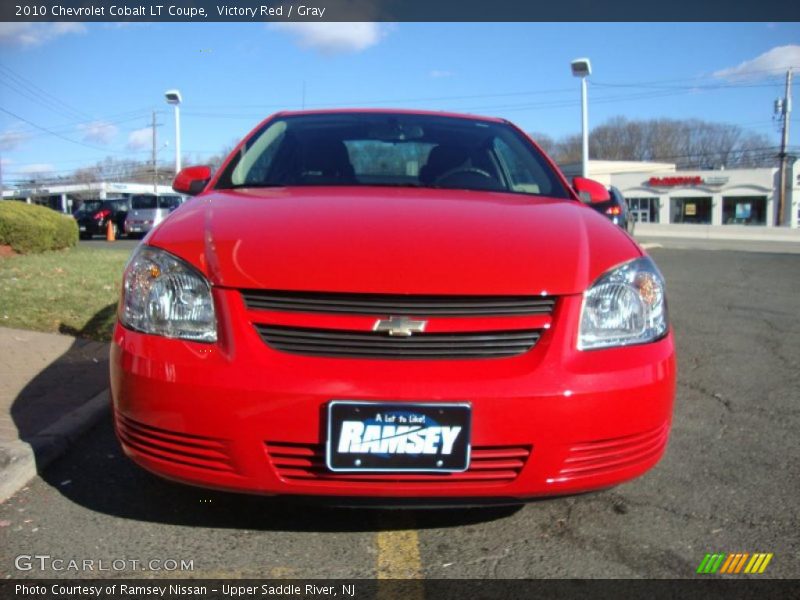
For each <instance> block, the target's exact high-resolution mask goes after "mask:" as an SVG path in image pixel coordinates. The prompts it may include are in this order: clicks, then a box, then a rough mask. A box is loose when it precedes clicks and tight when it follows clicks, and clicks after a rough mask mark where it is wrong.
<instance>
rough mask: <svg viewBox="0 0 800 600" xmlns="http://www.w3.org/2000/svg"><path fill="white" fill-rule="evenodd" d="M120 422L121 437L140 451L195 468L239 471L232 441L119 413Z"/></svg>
mask: <svg viewBox="0 0 800 600" xmlns="http://www.w3.org/2000/svg"><path fill="white" fill-rule="evenodd" d="M116 423H117V435H118V436H119V438H120V440H121V441H122V442H123V443H124V444H125V445H126V446H128V447H129V448H131V449H133V450H135V451H136V452H139V453H140V454H144V455H146V456H149V457H150V458H155V459H158V460H163V461H166V462H171V463H178V464H180V465H184V466H187V467H194V468H195V469H204V470H207V471H217V472H225V473H233V472H234V471H235V469H234V467H233V463H232V461H231V457H230V454H229V450H228V443H227V442H226V441H224V440H218V439H214V438H208V437H201V436H196V435H186V434H184V433H177V432H175V431H168V430H166V429H160V428H157V427H151V426H149V425H145V424H144V423H139V422H138V421H134V420H133V419H129V418H127V417H125V416H123V415H122V414H121V413H119V412H117V420H116Z"/></svg>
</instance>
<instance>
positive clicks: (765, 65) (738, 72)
mask: <svg viewBox="0 0 800 600" xmlns="http://www.w3.org/2000/svg"><path fill="white" fill-rule="evenodd" d="M789 67H795V68H798V67H800V46H797V45H791V44H790V45H788V46H776V47H775V48H773V49H772V50H767V51H766V52H764V54H761V55H759V56H756V57H755V58H753V59H751V60H746V61H744V62H743V63H740V64H738V65H736V66H735V67H729V68H727V69H722V70H720V71H717V72H715V73H714V77H719V78H721V79H729V80H731V81H737V80H738V81H741V80H744V79H762V78H764V77H769V76H771V75H780V74H781V71H786V70H787V69H788V68H789Z"/></svg>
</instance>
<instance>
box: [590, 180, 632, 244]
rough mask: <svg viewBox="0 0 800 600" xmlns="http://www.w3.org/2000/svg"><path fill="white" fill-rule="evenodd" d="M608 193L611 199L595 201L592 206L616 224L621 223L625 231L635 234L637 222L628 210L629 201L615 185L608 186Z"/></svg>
mask: <svg viewBox="0 0 800 600" xmlns="http://www.w3.org/2000/svg"><path fill="white" fill-rule="evenodd" d="M608 195H609V199H608V201H607V202H593V203H591V204H590V206H591V207H592V208H593V209H595V210H596V211H597V212H599V213H601V214H603V215H605V216H606V217H607V218H608V220H609V221H611V222H612V223H614V225H619V226H620V227H622V228H623V229H624V230H625V231H627V232H628V233H630V234H631V235H633V227H634V225H635V223H634V220H633V216H632V215H631V213H630V211H629V210H628V203H627V202H626V201H625V196H623V195H622V192H620V191H619V190H618V189H617V188H615V187H614V186H613V185H612V186H611V187H609V188H608Z"/></svg>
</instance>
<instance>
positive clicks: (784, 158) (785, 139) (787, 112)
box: [775, 68, 792, 227]
mask: <svg viewBox="0 0 800 600" xmlns="http://www.w3.org/2000/svg"><path fill="white" fill-rule="evenodd" d="M791 116H792V69H791V68H790V69H789V70H788V71H786V93H785V94H784V97H783V105H782V107H781V118H783V136H782V137H781V153H780V158H781V174H780V189H779V190H778V214H777V215H776V216H775V224H776V225H777V226H778V227H780V226H781V225H783V217H784V212H785V211H786V167H787V163H788V162H789V156H788V154H787V153H786V150H787V148H788V147H789V121H790V120H791Z"/></svg>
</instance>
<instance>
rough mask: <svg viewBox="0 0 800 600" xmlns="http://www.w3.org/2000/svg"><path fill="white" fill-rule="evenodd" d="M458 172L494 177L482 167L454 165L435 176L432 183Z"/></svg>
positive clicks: (488, 177)
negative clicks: (452, 167) (453, 167)
mask: <svg viewBox="0 0 800 600" xmlns="http://www.w3.org/2000/svg"><path fill="white" fill-rule="evenodd" d="M459 173H472V174H474V175H480V176H481V177H486V178H487V179H494V177H492V175H491V173H489V172H488V171H484V170H483V169H479V168H477V167H456V168H455V169H450V170H449V171H445V172H444V173H442V174H441V175H439V176H438V177H436V178H435V179H434V180H433V181H434V183H440V182H441V181H443V180H445V179H449V178H450V177H452V176H453V175H458V174H459Z"/></svg>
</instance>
